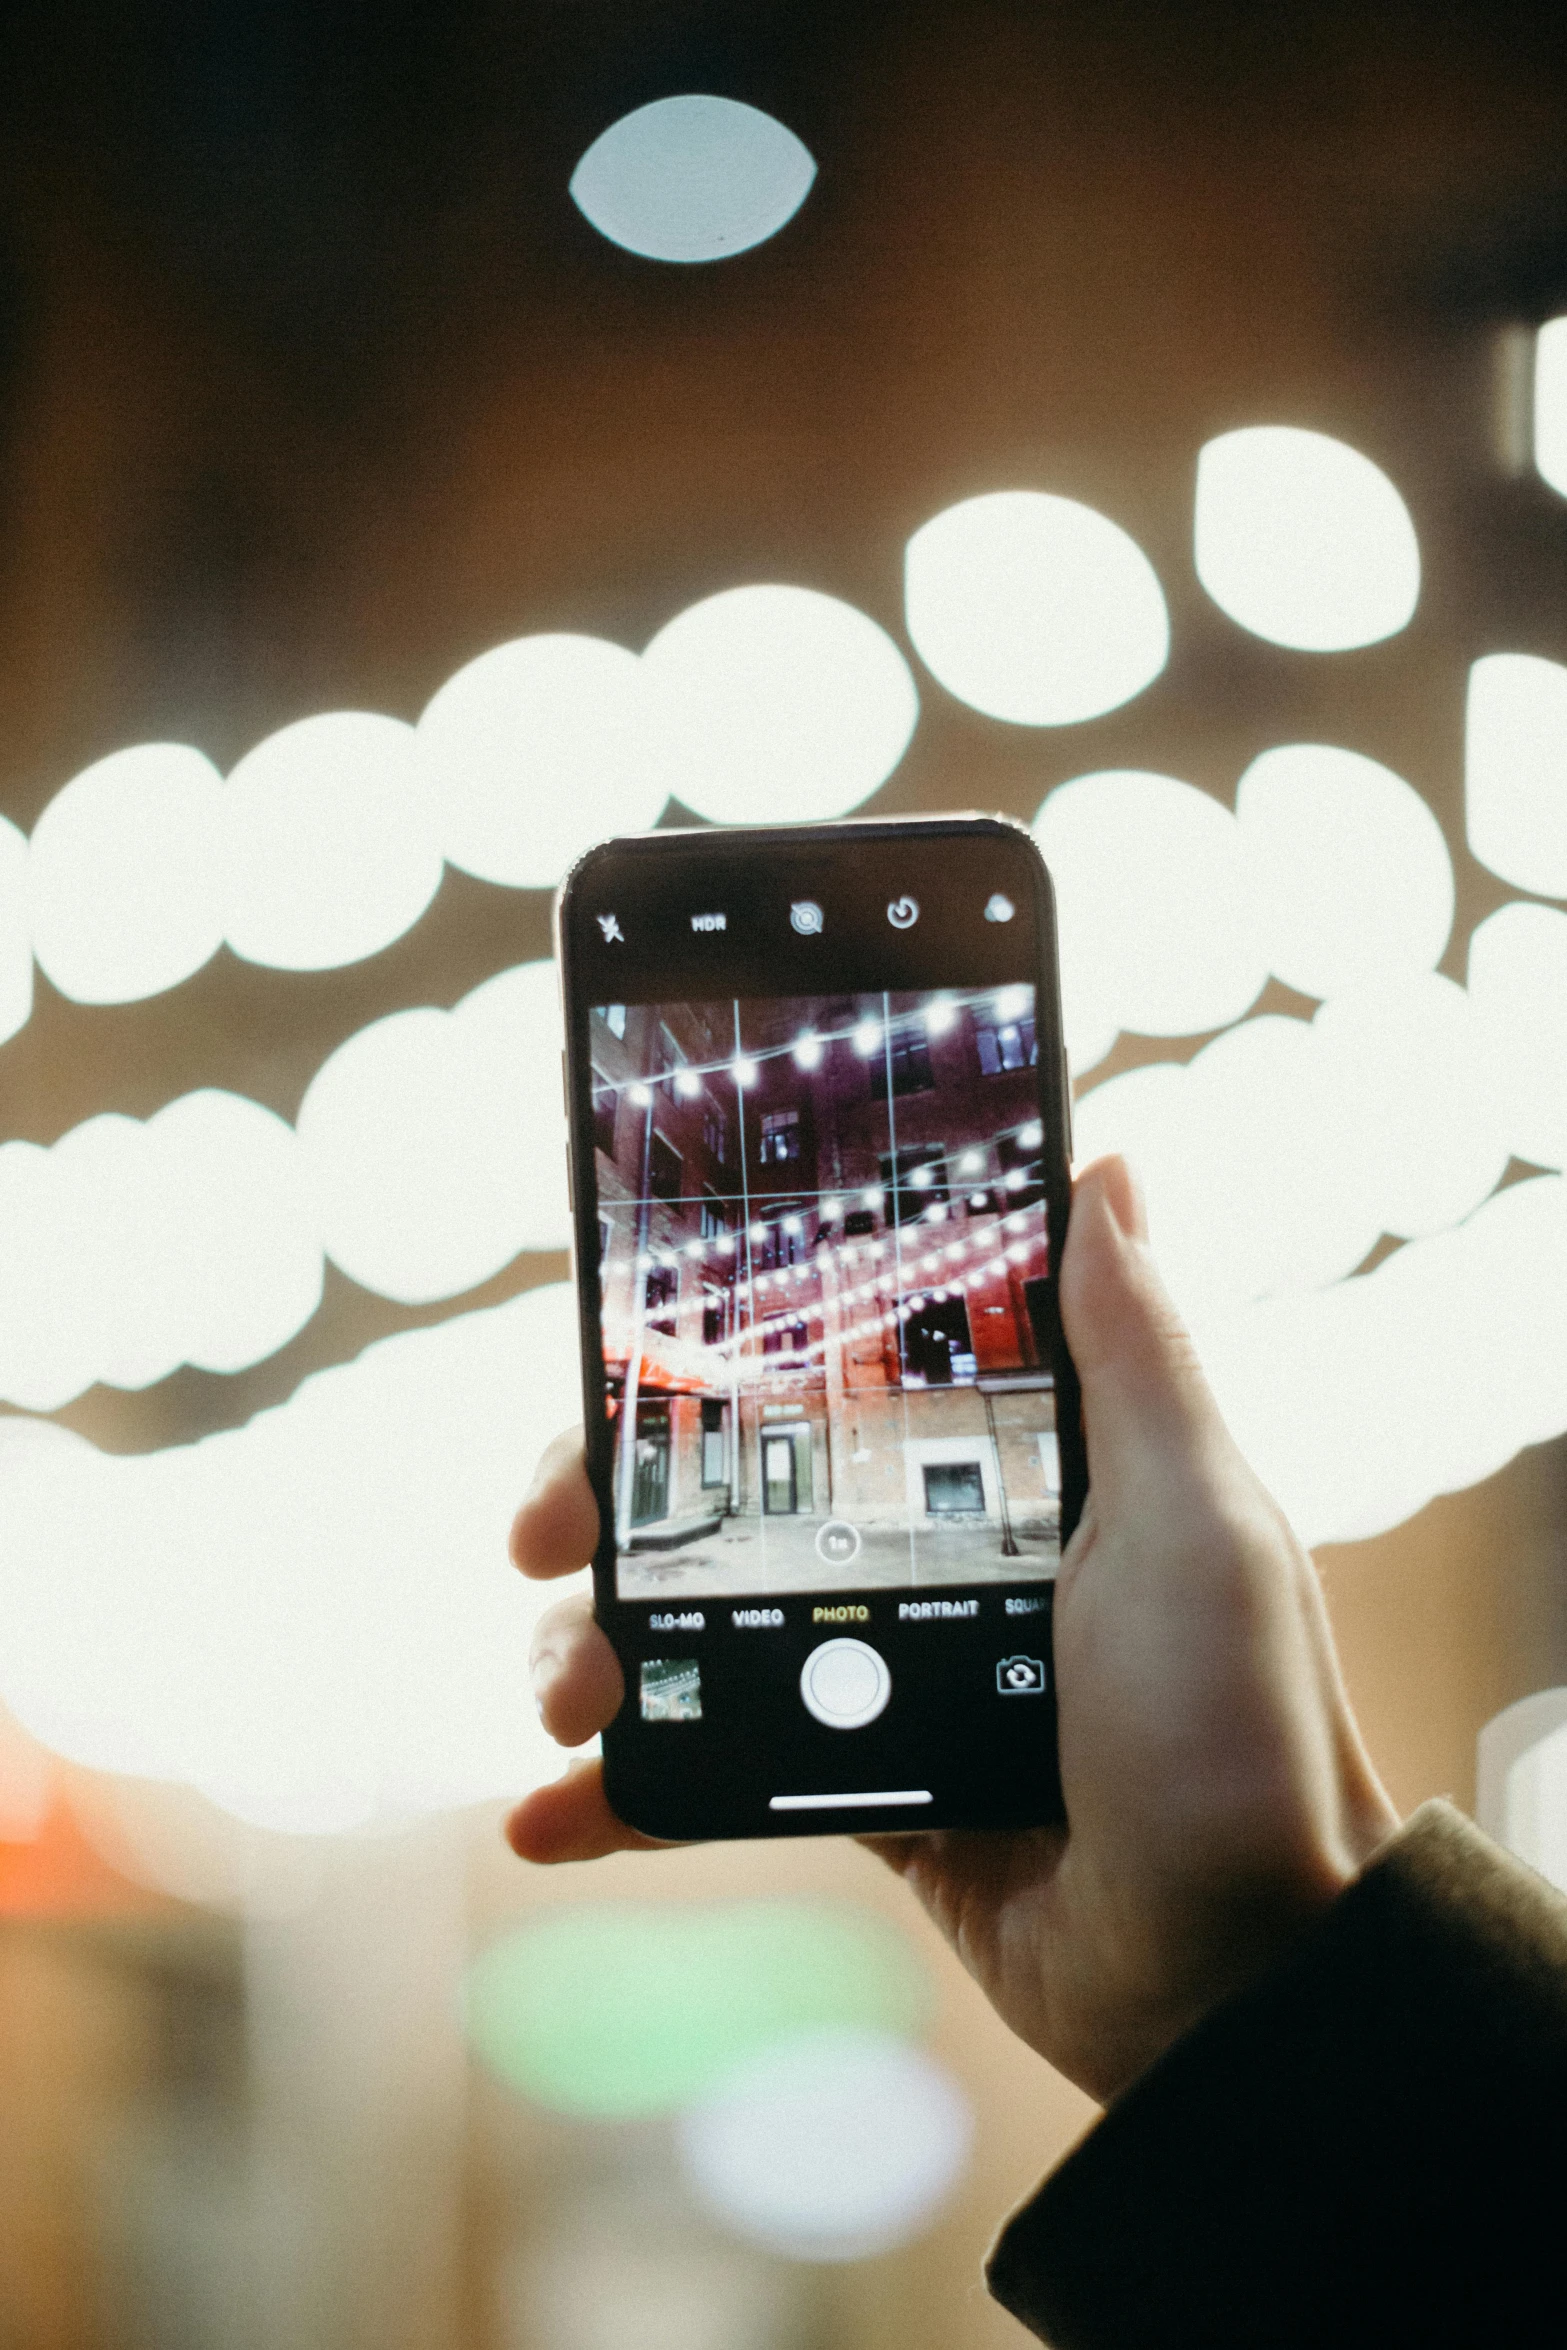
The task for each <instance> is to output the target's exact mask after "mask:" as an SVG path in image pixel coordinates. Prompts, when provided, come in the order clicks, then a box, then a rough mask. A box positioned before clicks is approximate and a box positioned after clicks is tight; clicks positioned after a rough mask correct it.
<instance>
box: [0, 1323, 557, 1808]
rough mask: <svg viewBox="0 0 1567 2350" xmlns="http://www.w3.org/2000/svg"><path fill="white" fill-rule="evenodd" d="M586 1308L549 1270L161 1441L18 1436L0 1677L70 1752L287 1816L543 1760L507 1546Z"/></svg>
mask: <svg viewBox="0 0 1567 2350" xmlns="http://www.w3.org/2000/svg"><path fill="white" fill-rule="evenodd" d="M575 1312H576V1308H575V1304H574V1301H573V1298H572V1295H571V1293H570V1291H569V1290H568V1289H567V1288H566V1287H564V1286H558V1287H555V1288H552V1289H547V1290H534V1291H531V1292H530V1293H529V1294H528V1295H526V1296H525V1297H521V1298H516V1299H513V1300H511V1301H510V1302H509V1303H508V1304H506V1305H505V1306H502V1307H499V1308H497V1309H495V1310H494V1311H493V1312H490V1313H487V1314H472V1315H465V1316H460V1317H458V1318H456V1319H455V1320H452V1321H449V1322H445V1323H443V1324H441V1325H440V1326H439V1327H437V1328H435V1329H430V1330H419V1331H413V1332H409V1333H406V1334H402V1335H399V1336H397V1337H395V1338H391V1339H386V1340H382V1341H381V1342H380V1343H378V1344H377V1345H374V1346H371V1347H369V1348H368V1349H367V1350H366V1351H365V1353H364V1354H363V1355H361V1356H360V1357H359V1358H358V1360H357V1361H355V1362H353V1363H351V1364H346V1365H343V1366H341V1367H339V1368H334V1369H330V1370H325V1371H319V1372H317V1373H316V1374H315V1376H314V1377H313V1378H311V1379H309V1380H307V1381H306V1382H305V1383H304V1385H303V1386H301V1387H300V1388H299V1389H298V1390H297V1391H296V1393H295V1394H294V1395H293V1396H292V1397H291V1398H290V1400H289V1401H288V1402H287V1403H286V1404H284V1405H281V1406H279V1407H277V1408H275V1409H273V1410H271V1411H267V1412H263V1413H261V1414H259V1415H258V1416H257V1417H256V1418H255V1419H253V1420H251V1421H250V1422H249V1423H248V1424H247V1425H246V1426H245V1427H243V1428H240V1429H235V1430H232V1431H228V1432H225V1433H223V1434H220V1435H216V1436H208V1437H205V1438H203V1439H202V1440H201V1441H200V1442H198V1443H196V1444H191V1445H183V1446H179V1447H177V1448H174V1449H171V1450H168V1451H164V1452H156V1453H149V1454H124V1455H112V1454H105V1453H100V1452H98V1451H96V1450H95V1449H94V1448H93V1447H91V1446H87V1445H82V1444H72V1443H68V1442H67V1443H61V1444H37V1445H32V1446H27V1445H24V1446H21V1447H19V1448H13V1447H11V1446H7V1448H6V1458H5V1466H4V1471H3V1476H4V1507H3V1508H0V1610H3V1614H4V1619H5V1622H6V1624H7V1627H8V1637H7V1639H6V1641H5V1642H4V1643H3V1644H0V1698H3V1700H4V1702H5V1703H6V1704H8V1705H9V1706H10V1708H11V1709H12V1711H13V1712H14V1713H15V1714H16V1716H17V1718H18V1719H19V1720H20V1721H21V1722H22V1723H23V1724H24V1726H25V1727H27V1728H28V1729H29V1730H30V1731H31V1732H32V1734H33V1735H34V1736H35V1737H38V1738H39V1739H41V1740H42V1741H43V1743H44V1744H45V1745H47V1746H49V1747H51V1748H52V1749H54V1751H56V1752H57V1753H60V1754H63V1755H65V1756H67V1757H69V1758H70V1759H72V1760H74V1761H77V1762H81V1763H84V1764H86V1765H88V1766H89V1767H91V1768H96V1769H102V1770H111V1771H123V1772H128V1773H133V1774H136V1775H138V1776H141V1777H145V1778H150V1779H165V1780H176V1781H183V1782H185V1783H187V1784H189V1785H191V1786H194V1787H196V1788H198V1789H200V1790H201V1791H202V1792H203V1793H204V1794H206V1795H207V1796H208V1797H209V1798H210V1799H211V1800H212V1801H213V1802H215V1803H217V1804H219V1805H220V1806H222V1807H223V1808H224V1809H225V1810H228V1811H230V1812H232V1813H234V1814H236V1815H237V1816H238V1817H240V1818H242V1819H246V1820H251V1821H253V1822H255V1823H256V1824H258V1825H260V1826H264V1827H271V1828H277V1829H287V1830H291V1831H293V1832H296V1833H312V1834H315V1833H331V1832H335V1831H340V1830H343V1829H346V1828H352V1827H355V1826H358V1825H360V1824H363V1823H368V1822H370V1821H373V1820H376V1819H380V1820H383V1821H388V1822H389V1821H395V1820H398V1819H405V1818H407V1817H409V1816H410V1815H414V1814H418V1813H421V1812H426V1811H437V1810H444V1809H446V1808H448V1807H452V1806H457V1805H463V1804H468V1803H476V1802H482V1801H487V1800H489V1799H491V1798H493V1797H496V1796H500V1795H503V1794H514V1793H515V1792H516V1791H517V1790H519V1789H521V1788H524V1787H527V1786H530V1785H534V1784H537V1783H538V1782H539V1781H540V1780H541V1779H543V1778H546V1777H548V1776H551V1775H552V1774H553V1772H554V1771H555V1769H556V1767H557V1757H556V1755H555V1753H554V1750H553V1749H552V1748H551V1747H550V1744H549V1742H548V1740H547V1739H546V1738H545V1736H544V1733H543V1731H542V1729H541V1728H540V1727H539V1725H538V1724H537V1723H536V1722H535V1721H534V1719H533V1712H532V1708H531V1707H529V1706H519V1705H518V1703H517V1676H518V1673H519V1672H520V1671H522V1669H523V1661H524V1658H525V1656H526V1650H527V1641H528V1633H529V1627H530V1624H531V1622H532V1620H533V1618H534V1616H535V1615H536V1614H537V1613H538V1611H539V1607H540V1605H541V1604H543V1603H542V1602H541V1601H540V1600H539V1599H538V1598H537V1597H536V1596H535V1595H533V1594H531V1593H530V1592H529V1591H528V1590H527V1588H526V1587H525V1586H523V1584H522V1583H521V1581H520V1579H519V1578H518V1577H516V1576H512V1575H508V1574H507V1573H506V1572H505V1570H504V1567H501V1568H500V1569H499V1571H498V1570H497V1561H498V1560H500V1559H502V1558H503V1557H504V1550H505V1533H506V1525H507V1522H508V1519H509V1517H510V1515H511V1512H512V1510H513V1508H514V1507H515V1502H516V1494H517V1490H518V1481H519V1479H521V1480H523V1481H526V1478H527V1475H528V1471H529V1468H530V1465H531V1463H530V1455H529V1449H528V1448H529V1445H530V1443H531V1444H532V1445H533V1446H534V1447H535V1448H536V1447H537V1446H538V1445H539V1444H540V1443H541V1442H542V1441H543V1440H544V1437H545V1435H546V1432H547V1431H548V1430H549V1429H550V1428H551V1427H553V1426H554V1424H555V1420H556V1417H557V1416H558V1409H559V1393H558V1390H559V1378H560V1369H559V1367H560V1364H561V1363H562V1361H564V1360H565V1359H567V1357H568V1356H569V1354H570V1352H571V1349H572V1347H573V1346H574V1345H575V1343H576V1341H575V1335H574V1332H575ZM432 1562H438V1563H439V1571H438V1572H432ZM410 1723H417V1724H418V1725H419V1734H418V1736H417V1737H411V1736H410V1735H409V1725H410Z"/></svg>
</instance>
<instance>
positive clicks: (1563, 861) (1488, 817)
mask: <svg viewBox="0 0 1567 2350" xmlns="http://www.w3.org/2000/svg"><path fill="white" fill-rule="evenodd" d="M1464 769H1465V771H1464V801H1465V810H1466V815H1467V820H1468V826H1469V846H1470V847H1471V848H1472V849H1473V851H1474V853H1475V855H1476V856H1477V857H1478V858H1479V860H1480V862H1481V864H1482V865H1489V867H1490V868H1491V871H1492V872H1493V873H1499V874H1500V875H1501V877H1502V879H1503V880H1504V881H1511V882H1513V883H1514V884H1515V885H1516V887H1517V888H1519V889H1530V890H1535V891H1538V893H1539V894H1540V895H1541V896H1542V897H1552V898H1561V897H1567V667H1563V665H1562V663H1561V662H1560V661H1544V660H1541V659H1539V658H1538V657H1537V656H1536V655H1535V654H1533V653H1488V654H1486V656H1485V657H1484V659H1483V660H1479V661H1476V662H1475V663H1474V665H1473V666H1472V668H1471V669H1470V672H1469V708H1468V722H1467V726H1466V740H1465V762H1464Z"/></svg>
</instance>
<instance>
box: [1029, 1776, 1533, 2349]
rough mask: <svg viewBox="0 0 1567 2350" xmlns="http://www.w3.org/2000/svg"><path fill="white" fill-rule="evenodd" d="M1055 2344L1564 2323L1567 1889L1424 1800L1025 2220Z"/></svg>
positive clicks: (1133, 2096)
mask: <svg viewBox="0 0 1567 2350" xmlns="http://www.w3.org/2000/svg"><path fill="white" fill-rule="evenodd" d="M988 2274H989V2281H990V2289H991V2291H992V2292H993V2293H994V2294H995V2296H996V2298H997V2299H998V2300H999V2301H1000V2302H1002V2303H1003V2304H1004V2306H1005V2307H1006V2308H1008V2309H1009V2310H1011V2312H1012V2313H1013V2315H1014V2316H1015V2317H1018V2318H1021V2319H1022V2321H1023V2323H1024V2324H1025V2325H1026V2326H1029V2327H1031V2328H1032V2329H1033V2331H1034V2332H1035V2333H1036V2334H1038V2335H1040V2336H1041V2338H1042V2339H1043V2340H1044V2341H1046V2342H1048V2343H1051V2344H1053V2345H1055V2346H1056V2350H1144V2345H1146V2350H1188V2346H1192V2350H1195V2346H1196V2345H1198V2344H1201V2345H1202V2346H1203V2350H1229V2346H1230V2345H1235V2346H1236V2350H1240V2346H1241V2345H1245V2346H1246V2350H1263V2346H1266V2350H1294V2346H1295V2345H1299V2346H1300V2350H1305V2346H1306V2345H1308V2344H1309V2345H1310V2346H1311V2350H1360V2346H1361V2345H1365V2346H1366V2350H1372V2346H1373V2345H1374V2346H1375V2350H1399V2346H1400V2345H1404V2344H1408V2345H1411V2346H1413V2345H1416V2344H1418V2345H1419V2350H1438V2346H1445V2345H1452V2346H1453V2350H1459V2346H1460V2345H1461V2346H1462V2350H1484V2346H1486V2345H1489V2344H1499V2345H1500V2344H1505V2345H1507V2350H1514V2346H1515V2345H1519V2344H1524V2345H1529V2344H1534V2343H1542V2344H1543V2343H1550V2344H1552V2345H1554V2346H1556V2350H1560V2345H1562V2344H1567V1900H1564V1899H1563V1898H1562V1896H1561V1895H1560V1894H1558V1893H1556V1892H1554V1891H1553V1890H1552V1888H1551V1887H1550V1886H1549V1885H1547V1884H1546V1883H1545V1882H1544V1880H1543V1879H1542V1878H1540V1877H1537V1876H1536V1875H1535V1874H1534V1873H1533V1871H1532V1870H1530V1869H1527V1868H1525V1867H1524V1866H1523V1865H1522V1863H1521V1862H1519V1861H1515V1860H1512V1859H1510V1858H1509V1857H1508V1856H1507V1855H1506V1854H1505V1853H1502V1852H1499V1851H1498V1850H1497V1849H1496V1847H1495V1846H1494V1845H1492V1844H1490V1843H1488V1842H1487V1840H1486V1839H1485V1838H1484V1837H1483V1836H1482V1835H1481V1834H1480V1832H1479V1830H1478V1829H1476V1828H1473V1827H1471V1826H1470V1824H1469V1822H1468V1821H1467V1820H1465V1819H1464V1818H1463V1817H1462V1815H1461V1814H1460V1813H1458V1812H1456V1811H1454V1810H1453V1809H1452V1808H1451V1806H1450V1805H1448V1804H1445V1803H1430V1804H1426V1805H1425V1806H1424V1807H1423V1809H1421V1810H1420V1811H1418V1812H1417V1813H1416V1814H1415V1816H1414V1818H1413V1819H1412V1820H1411V1821H1410V1822H1409V1823H1408V1825H1407V1826H1406V1827H1405V1828H1404V1829H1403V1830H1402V1832H1401V1833H1400V1834H1399V1835H1398V1836H1396V1837H1395V1838H1394V1839H1393V1841H1392V1842H1391V1843H1390V1844H1389V1845H1388V1846H1387V1847H1386V1849H1385V1850H1384V1851H1383V1852H1382V1853H1380V1854H1379V1855H1378V1857H1377V1859H1376V1861H1375V1862H1374V1863H1373V1865H1372V1866H1371V1867H1370V1868H1369V1869H1368V1870H1367V1871H1366V1872H1365V1874H1364V1875H1363V1876H1362V1877H1360V1878H1359V1879H1357V1881H1356V1882H1355V1884H1353V1885H1352V1886H1351V1887H1350V1888H1349V1890H1348V1891H1347V1892H1346V1893H1344V1894H1343V1895H1341V1897H1340V1898H1339V1900H1338V1901H1336V1902H1335V1903H1334V1905H1333V1908H1332V1909H1331V1910H1330V1911H1329V1913H1328V1915H1327V1917H1326V1918H1325V1919H1324V1920H1323V1922H1322V1923H1321V1924H1320V1925H1319V1926H1317V1927H1315V1928H1314V1929H1313V1930H1312V1932H1311V1934H1310V1935H1309V1936H1307V1937H1306V1938H1305V1939H1304V1940H1303V1941H1302V1942H1301V1943H1300V1944H1299V1945H1298V1946H1297V1947H1296V1949H1295V1950H1294V1951H1293V1952H1292V1953H1291V1955H1290V1957H1289V1958H1288V1960H1286V1961H1285V1962H1284V1964H1282V1965H1281V1966H1279V1967H1277V1968H1276V1969H1275V1970H1274V1971H1273V1972H1272V1973H1271V1974H1269V1975H1268V1976H1267V1977H1266V1978H1265V1979H1264V1980H1263V1981H1261V1982H1259V1983H1256V1984H1254V1985H1252V1986H1251V1987H1250V1988H1249V1989H1248V1990H1247V1991H1246V1992H1244V1993H1242V1994H1241V1995H1240V1996H1239V1997H1237V1998H1235V1999H1232V2000H1230V2001H1228V2002H1227V2003H1226V2004H1225V2005H1224V2006H1223V2007H1222V2008H1219V2009H1217V2010H1215V2012H1214V2013H1213V2014H1212V2015H1210V2016H1208V2017H1206V2018H1205V2019H1204V2021H1203V2022H1202V2023H1201V2024H1199V2025H1198V2026H1197V2027H1196V2029H1195V2030H1194V2031H1192V2032H1190V2033H1188V2034H1187V2035H1186V2037H1185V2038H1184V2039H1182V2040H1181V2041H1179V2042H1178V2043H1177V2045H1176V2046H1175V2047H1174V2048H1172V2049H1171V2050H1170V2051H1169V2053H1168V2054H1167V2055H1166V2056H1164V2057H1162V2058H1161V2059H1160V2061H1159V2062H1158V2064H1156V2065H1154V2066H1153V2067H1151V2068H1150V2070H1149V2071H1148V2072H1147V2073H1145V2074H1144V2075H1143V2076H1142V2078H1141V2079H1140V2080H1138V2081H1136V2082H1135V2083H1134V2084H1133V2086H1132V2087H1131V2088H1130V2089H1129V2090H1127V2092H1126V2093H1125V2095H1124V2096H1122V2097H1121V2098H1120V2099H1119V2100H1118V2101H1117V2103H1116V2104H1115V2105H1113V2106H1112V2107H1111V2108H1110V2110H1109V2112H1108V2113H1107V2114H1106V2115H1105V2117H1104V2119H1103V2120H1102V2121H1101V2122H1100V2123H1099V2124H1098V2125H1097V2126H1096V2127H1095V2129H1094V2130H1093V2131H1092V2132H1091V2133H1090V2135H1089V2136H1088V2137H1087V2138H1086V2139H1085V2140H1084V2142H1083V2143H1082V2145H1081V2146H1079V2147H1078V2149H1077V2150H1076V2152H1075V2153H1073V2154H1071V2155H1070V2156H1069V2157H1068V2158H1067V2160H1066V2161H1065V2162H1064V2163H1063V2164H1062V2165H1061V2167H1060V2169H1059V2170H1057V2171H1056V2172H1054V2173H1053V2175H1052V2176H1051V2177H1050V2178H1049V2179H1047V2180H1046V2182H1045V2184H1044V2186H1043V2187H1042V2188H1040V2190H1039V2192H1038V2193H1037V2194H1036V2195H1035V2196H1034V2197H1033V2199H1032V2201H1030V2202H1029V2203H1026V2204H1025V2205H1024V2206H1023V2208H1022V2210H1021V2211H1019V2212H1018V2213H1017V2214H1016V2216H1015V2217H1014V2218H1013V2219H1012V2220H1011V2221H1009V2223H1008V2224H1007V2226H1006V2228H1005V2229H1004V2230H1003V2232H1002V2235H1001V2237H1000V2240H999V2242H998V2243H997V2245H996V2248H995V2250H994V2252H993V2253H992V2255H991V2260H990V2265H989V2272H988Z"/></svg>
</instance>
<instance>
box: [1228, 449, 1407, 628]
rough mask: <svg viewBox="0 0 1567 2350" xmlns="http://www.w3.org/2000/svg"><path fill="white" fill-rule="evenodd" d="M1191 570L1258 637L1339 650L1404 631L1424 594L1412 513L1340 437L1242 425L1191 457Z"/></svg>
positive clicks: (1384, 478) (1382, 477)
mask: <svg viewBox="0 0 1567 2350" xmlns="http://www.w3.org/2000/svg"><path fill="white" fill-rule="evenodd" d="M1194 537H1195V556H1196V565H1197V576H1198V578H1199V579H1200V580H1201V581H1202V584H1203V586H1204V587H1205V588H1206V589H1207V591H1208V593H1209V595H1210V596H1211V597H1212V598H1213V600H1214V602H1215V603H1216V604H1217V605H1218V606H1219V608H1220V610H1221V611H1223V612H1227V613H1228V614H1229V617H1230V618H1231V619H1232V620H1234V621H1237V622H1238V623H1239V624H1240V626H1241V627H1242V628H1245V629H1249V630H1250V631H1251V633H1252V635H1253V636H1260V637H1266V638H1267V639H1268V640H1269V642H1270V643H1272V644H1276V645H1289V646H1292V647H1294V648H1296V649H1297V650H1299V651H1301V652H1308V653H1342V652H1346V651H1348V650H1349V649H1350V648H1351V647H1352V646H1356V645H1372V644H1377V643H1379V642H1380V641H1381V640H1382V639H1383V638H1384V637H1389V636H1396V635H1397V633H1398V631H1399V630H1400V629H1401V628H1404V627H1407V625H1408V623H1409V621H1410V620H1411V619H1412V617H1413V615H1414V610H1415V606H1416V604H1417V603H1418V601H1419V598H1420V547H1419V542H1418V540H1417V539H1416V537H1415V526H1414V524H1413V523H1412V522H1411V520H1410V518H1409V509H1408V507H1407V506H1406V505H1405V504H1404V501H1403V499H1402V498H1401V497H1400V495H1399V493H1398V491H1397V490H1396V489H1395V488H1394V486H1393V484H1392V483H1391V482H1390V481H1389V479H1388V477H1387V475H1386V474H1385V473H1384V472H1383V471H1382V469H1381V467H1380V466H1379V465H1375V464H1373V462H1372V460H1371V459H1370V458H1369V457H1366V456H1363V455H1362V454H1361V452H1360V451H1359V450H1358V449H1352V448H1351V447H1350V446H1349V444H1348V443H1347V442H1345V441H1338V440H1333V439H1331V438H1330V437H1329V436H1328V435H1327V434H1326V433H1320V432H1301V431H1299V430H1297V429H1296V428H1295V427H1293V426H1290V425H1248V426H1246V427H1245V428H1243V429H1242V430H1241V431H1239V432H1228V433H1222V434H1221V435H1220V436H1219V438H1218V439H1217V440H1212V441H1209V442H1208V443H1207V445H1206V447H1205V448H1204V449H1203V450H1202V452H1201V454H1200V456H1199V457H1198V460H1197V501H1196V515H1195V532H1194Z"/></svg>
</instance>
